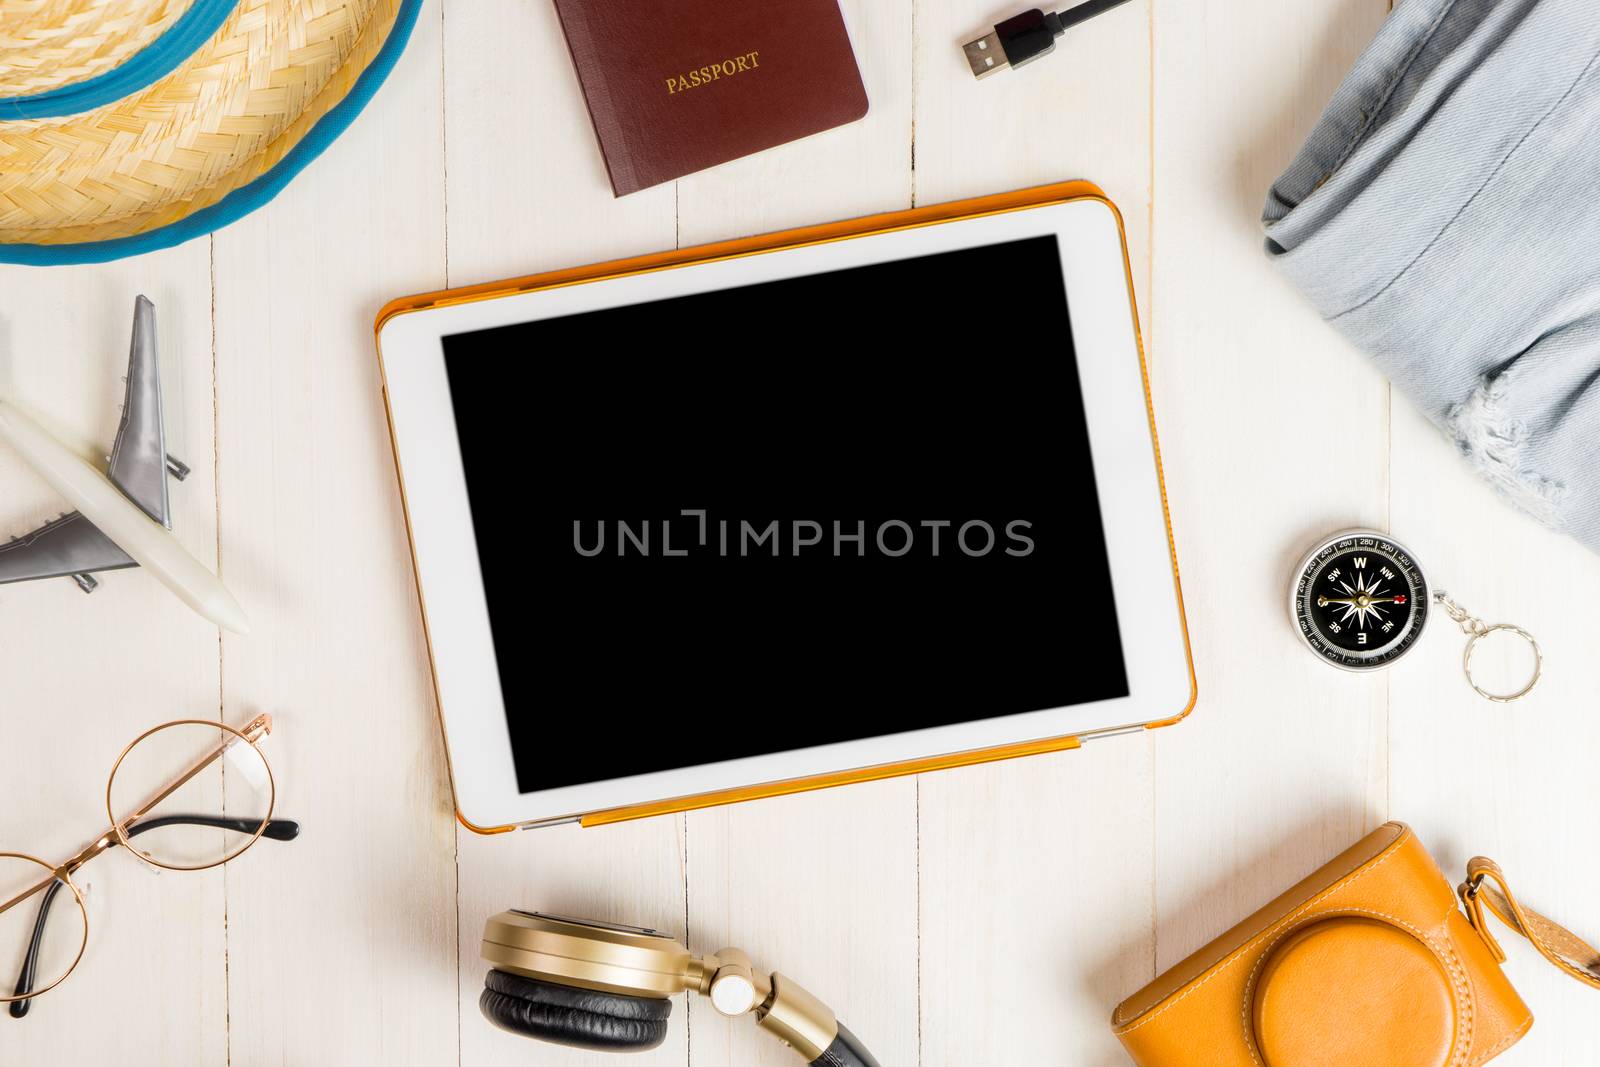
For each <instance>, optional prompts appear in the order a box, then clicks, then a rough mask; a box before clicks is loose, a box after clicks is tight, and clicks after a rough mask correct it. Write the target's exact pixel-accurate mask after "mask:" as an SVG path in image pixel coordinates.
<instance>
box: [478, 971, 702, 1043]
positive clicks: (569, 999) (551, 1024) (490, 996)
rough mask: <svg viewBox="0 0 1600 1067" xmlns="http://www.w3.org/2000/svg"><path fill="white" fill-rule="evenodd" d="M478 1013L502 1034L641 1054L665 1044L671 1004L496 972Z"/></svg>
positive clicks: (491, 975) (489, 978) (487, 982)
mask: <svg viewBox="0 0 1600 1067" xmlns="http://www.w3.org/2000/svg"><path fill="white" fill-rule="evenodd" d="M478 1010H479V1011H481V1012H482V1013H483V1016H484V1018H486V1019H488V1020H489V1021H490V1022H492V1023H494V1024H495V1025H496V1026H498V1027H500V1029H502V1030H506V1031H508V1032H510V1033H513V1034H520V1035H522V1036H524V1037H533V1038H538V1039H539V1040H541V1041H550V1042H553V1043H555V1044H558V1045H569V1046H571V1047H573V1048H582V1049H592V1050H597V1051H606V1050H611V1051H619V1050H632V1051H642V1050H644V1049H651V1048H655V1047H656V1046H657V1045H659V1044H661V1042H663V1041H665V1040H666V1037H667V1017H668V1016H669V1015H671V1014H672V1001H670V1000H664V999H656V998H654V997H634V996H628V995H627V994H624V993H604V992H600V991H598V990H594V989H579V988H577V987H575V986H564V985H557V984H556V983H554V982H542V981H539V980H538V979H535V978H524V977H523V976H522V975H518V974H510V973H508V972H506V971H497V970H491V971H490V972H489V973H488V975H487V976H486V977H485V978H484V989H483V995H482V996H481V997H479V998H478Z"/></svg>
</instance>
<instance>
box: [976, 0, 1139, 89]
mask: <svg viewBox="0 0 1600 1067" xmlns="http://www.w3.org/2000/svg"><path fill="white" fill-rule="evenodd" d="M1127 2H1128V0H1084V2H1083V3H1081V4H1078V5H1077V6H1076V7H1069V8H1067V9H1066V10H1065V11H1052V12H1049V13H1048V14H1047V13H1045V12H1043V11H1040V10H1039V9H1038V8H1034V9H1033V10H1032V11H1024V12H1023V13H1022V14H1020V15H1016V16H1013V17H1012V18H1008V19H1006V20H1005V21H1004V22H1001V23H997V24H996V25H995V27H994V29H993V31H991V32H990V33H987V34H984V35H983V36H982V37H979V38H978V39H977V40H975V41H969V42H967V43H966V44H964V45H962V46H961V50H962V52H964V53H966V57H967V65H968V66H970V67H971V68H972V76H973V77H975V78H982V77H984V76H985V75H988V74H993V73H994V72H995V71H997V70H1001V69H1003V68H1005V67H1020V66H1022V64H1024V63H1027V62H1029V61H1030V60H1034V59H1038V58H1039V57H1040V56H1046V55H1049V54H1050V53H1051V52H1053V51H1054V50H1055V47H1056V38H1057V37H1060V36H1061V35H1062V34H1063V33H1066V32H1067V31H1068V30H1070V29H1072V27H1074V26H1076V25H1077V24H1078V23H1080V22H1087V21H1088V20H1089V19H1092V18H1094V17H1095V16H1096V15H1102V14H1104V13H1105V12H1107V11H1110V10H1111V9H1112V8H1114V7H1120V6H1122V5H1123V4H1125V3H1127Z"/></svg>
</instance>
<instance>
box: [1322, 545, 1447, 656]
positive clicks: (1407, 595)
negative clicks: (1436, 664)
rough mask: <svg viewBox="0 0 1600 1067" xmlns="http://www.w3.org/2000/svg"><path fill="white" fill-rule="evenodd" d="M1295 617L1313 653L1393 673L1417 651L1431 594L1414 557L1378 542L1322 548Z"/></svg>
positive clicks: (1325, 546) (1395, 547) (1397, 546)
mask: <svg viewBox="0 0 1600 1067" xmlns="http://www.w3.org/2000/svg"><path fill="white" fill-rule="evenodd" d="M1293 610H1294V617H1295V623H1296V625H1297V626H1298V627H1299V630H1300V636H1301V637H1302V638H1303V639H1304V640H1305V641H1306V643H1307V644H1309V645H1310V646H1311V648H1312V651H1314V652H1316V653H1317V654H1318V655H1320V656H1322V657H1323V658H1324V659H1327V660H1329V661H1331V662H1333V663H1335V664H1337V665H1338V666H1341V667H1347V668H1350V669H1353V670H1367V669H1371V668H1374V667H1383V666H1387V665H1388V664H1389V663H1391V662H1393V661H1394V660H1395V659H1396V658H1398V657H1399V656H1402V655H1404V654H1405V653H1406V652H1407V651H1409V650H1410V649H1411V646H1412V644H1413V643H1414V642H1415V641H1416V639H1417V637H1418V636H1420V634H1421V632H1422V624H1423V622H1424V621H1425V620H1426V618H1427V611H1428V586H1427V583H1426V581H1425V579H1424V578H1423V576H1422V570H1421V568H1419V567H1418V566H1417V563H1416V561H1415V560H1414V559H1413V558H1412V556H1411V554H1410V553H1409V552H1407V551H1406V550H1405V549H1404V548H1402V547H1401V546H1400V545H1398V544H1396V543H1395V542H1393V541H1391V540H1389V539H1388V538H1385V537H1383V536H1381V535H1377V534H1367V533H1351V534H1344V535H1340V536H1337V537H1335V538H1333V539H1332V540H1329V541H1327V542H1325V543H1324V544H1322V545H1320V546H1319V547H1318V548H1317V549H1316V550H1315V551H1314V552H1312V553H1311V555H1310V556H1309V557H1308V558H1307V559H1306V562H1305V563H1304V565H1303V566H1302V567H1301V570H1300V573H1299V574H1298V575H1297V576H1296V581H1295V588H1294V595H1293Z"/></svg>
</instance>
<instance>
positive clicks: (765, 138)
mask: <svg viewBox="0 0 1600 1067" xmlns="http://www.w3.org/2000/svg"><path fill="white" fill-rule="evenodd" d="M555 5H556V10H557V12H559V13H560V15H561V27H562V29H564V30H565V31H566V34H567V45H568V46H569V47H570V48H571V49H572V62H573V65H574V66H576V67H577V68H578V78H579V80H580V81H581V82H582V83H583V95H584V97H585V98H586V99H587V101H588V103H589V115H590V117H591V118H593V119H594V129H595V133H596V134H598V135H599V137H600V148H601V151H603V152H604V153H605V157H606V170H607V171H609V172H610V174H611V188H612V189H613V190H614V191H615V192H616V194H617V195H618V196H622V195H624V194H626V193H631V192H635V191H636V190H639V189H644V188H647V187H649V186H652V185H656V184H659V183H660V182H665V181H671V180H672V179H673V178H677V177H681V176H682V175H685V174H690V173H692V172H694V171H697V170H703V169H705V168H706V167H711V166H715V165H716V164H718V163H725V162H727V161H728V160H730V159H737V158H738V157H739V156H744V155H749V154H750V153H751V152H759V151H760V150H761V149H763V148H771V147H772V146H774V145H780V144H783V143H784V142H786V141H793V140H795V139H797V138H800V137H805V136H807V135H808V134H813V133H817V132H819V131H821V130H826V129H830V128H831V127H834V126H842V125H843V124H845V123H847V122H854V121H855V120H856V119H858V118H860V117H861V116H862V115H865V114H866V113H867V92H866V89H865V88H864V87H863V86H862V84H861V72H860V70H858V69H857V67H856V58H855V53H853V52H852V51H851V50H850V37H849V34H848V33H847V32H846V31H845V27H844V18H843V16H842V15H840V13H839V4H838V0H761V2H760V3H752V2H751V0H555Z"/></svg>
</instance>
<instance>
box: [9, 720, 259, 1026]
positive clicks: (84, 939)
mask: <svg viewBox="0 0 1600 1067" xmlns="http://www.w3.org/2000/svg"><path fill="white" fill-rule="evenodd" d="M175 726H206V727H211V728H213V729H216V730H219V731H221V732H222V733H224V734H232V735H233V736H232V737H226V738H224V739H223V740H221V741H219V742H218V744H217V745H216V747H215V748H213V749H212V750H211V752H210V753H209V754H207V755H206V756H204V757H202V758H200V759H198V760H196V761H195V762H194V763H193V764H192V765H191V766H189V767H188V768H186V769H185V770H183V771H181V772H179V773H178V774H177V775H175V776H173V777H172V778H171V779H169V780H168V781H167V782H166V784H164V785H162V786H161V787H159V788H158V789H157V790H156V791H155V792H154V793H153V794H151V796H150V797H149V798H148V799H146V800H145V801H144V802H143V803H142V804H141V805H139V807H138V808H137V809H136V810H135V811H133V812H131V813H130V814H128V815H126V816H124V817H123V818H121V819H118V818H117V815H116V811H115V809H114V808H113V807H112V800H111V789H112V786H113V785H114V784H115V782H116V779H117V771H118V770H120V769H121V767H122V763H123V761H124V760H125V759H127V758H128V753H130V752H132V751H133V750H134V749H135V748H136V747H137V746H138V745H139V744H140V743H141V742H143V741H145V740H147V739H148V738H150V737H152V736H154V735H155V734H158V733H160V732H161V731H163V730H168V729H171V728H173V727H175ZM271 733H272V716H271V715H268V714H261V715H257V716H256V717H255V718H253V719H251V720H250V721H249V722H248V723H246V724H245V725H244V726H243V727H233V726H229V725H228V724H227V723H225V722H218V721H216V720H215V719H173V720H172V721H171V722H164V723H162V724H160V725H159V726H153V727H151V728H150V729H148V730H146V731H145V732H144V733H142V734H140V735H139V736H138V737H136V738H134V739H133V740H132V741H130V742H129V743H128V745H127V747H125V748H124V749H123V750H122V752H121V754H119V755H118V756H117V760H116V762H115V763H114V764H112V766H111V774H110V776H109V777H107V779H106V817H107V818H108V819H110V820H111V826H110V827H109V828H108V829H107V830H106V831H105V832H104V833H102V834H101V835H100V836H99V837H97V838H95V839H94V840H93V841H92V842H90V843H89V844H88V845H86V846H84V848H83V849H82V850H81V851H79V852H78V854H77V855H75V856H73V857H72V858H71V859H69V860H67V861H65V862H64V863H60V864H55V865H52V864H49V863H46V862H45V861H44V860H42V859H40V858H39V857H37V856H30V855H28V854H27V853H26V852H0V860H5V859H16V860H23V861H25V862H28V863H35V864H38V865H39V867H41V868H42V869H43V870H44V871H45V872H46V875H47V876H46V877H45V878H44V879H43V880H42V881H40V882H39V883H37V884H36V885H34V886H32V887H30V888H28V889H25V890H23V891H22V892H21V893H19V894H17V895H16V896H14V897H12V898H11V899H10V900H7V901H5V902H3V903H0V914H4V913H5V912H7V911H9V910H11V909H12V908H14V907H16V906H17V905H18V904H21V903H22V902H23V901H26V900H29V899H30V898H32V897H34V896H37V895H38V894H40V893H43V892H45V891H46V890H48V889H49V888H50V886H52V885H54V884H56V883H57V882H59V883H61V884H62V885H64V886H66V887H67V889H69V890H70V891H71V892H72V899H73V902H74V903H75V904H77V906H78V914H79V916H80V917H81V919H82V920H83V935H82V936H81V937H80V938H79V940H78V951H77V953H76V954H75V955H74V956H73V957H72V963H71V964H70V965H69V966H68V967H67V969H66V970H65V971H63V972H62V973H61V975H60V976H59V977H57V978H55V979H53V980H52V981H50V982H49V983H48V984H46V985H42V986H39V987H37V988H34V989H30V990H29V991H28V992H26V993H23V994H11V995H0V1004H13V1003H16V1002H17V1001H20V1000H32V999H34V998H35V997H39V996H42V995H44V994H45V993H48V992H50V990H52V989H54V988H55V987H56V986H58V985H60V984H61V983H62V982H65V981H66V980H67V978H68V977H69V976H70V975H71V974H72V972H73V971H75V970H77V969H78V964H79V963H80V962H82V960H83V954H84V951H85V950H86V949H87V948H88V946H89V909H88V908H87V907H86V906H85V905H84V901H83V891H82V890H81V889H79V888H78V885H77V883H76V882H74V881H73V880H72V876H73V874H75V873H76V872H77V871H78V870H79V869H80V868H82V867H83V865H84V864H86V863H88V862H89V861H90V860H92V859H94V858H95V857H96V856H98V855H100V853H102V852H105V851H106V850H107V849H109V848H112V847H113V846H115V845H119V844H120V845H122V846H123V847H124V848H126V849H127V850H128V851H129V852H130V853H132V854H133V855H134V856H136V857H137V858H138V859H139V861H140V862H142V863H147V864H149V865H150V866H152V867H156V868H159V869H161V870H168V871H204V870H210V869H211V868H212V867H220V866H222V865H223V864H224V863H228V862H229V861H231V860H235V859H238V858H239V857H240V856H241V855H243V854H244V853H245V852H247V851H249V849H250V848H252V847H253V846H254V845H255V843H256V842H257V841H259V840H261V835H262V834H264V833H265V832H266V830H267V826H268V825H269V824H271V822H272V813H273V811H274V809H275V808H276V807H277V802H278V784H277V781H276V779H275V778H274V777H273V775H272V763H271V762H270V761H269V760H268V759H267V756H266V753H264V752H262V751H261V746H260V745H259V744H257V742H259V741H260V740H261V739H262V738H264V737H266V736H268V735H269V734H271ZM240 741H243V742H244V743H245V744H247V745H249V746H250V747H251V748H252V749H254V750H255V753H256V755H257V756H259V757H260V758H261V765H262V766H263V767H265V768H266V771H267V810H266V812H265V814H264V815H263V816H262V818H261V824H260V825H259V826H257V827H256V832H255V833H254V834H252V835H251V836H250V840H248V841H246V842H245V843H244V844H243V845H241V846H240V847H239V848H238V849H237V850H235V851H233V852H230V853H229V854H228V855H226V856H224V857H222V858H221V859H219V860H215V861H213V862H211V863H202V864H196V865H193V866H181V865H176V864H170V863H162V862H161V861H160V860H158V859H156V858H154V857H153V856H150V855H148V854H146V853H145V852H143V851H141V850H140V849H138V848H136V847H135V846H134V845H133V844H132V842H131V841H130V840H129V834H128V827H129V826H130V825H132V824H133V823H135V822H137V821H138V820H139V819H140V818H142V817H143V816H144V815H146V814H147V813H149V811H150V809H151V808H153V807H155V806H156V805H157V804H159V803H161V802H162V801H163V800H165V799H166V798H167V797H169V796H171V795H172V794H173V793H175V792H177V791H178V790H179V789H181V788H182V787H183V786H184V785H186V784H187V783H188V782H189V781H190V780H191V779H193V778H194V776H195V775H197V774H199V773H200V772H201V771H203V770H205V769H206V768H207V767H209V766H211V765H212V764H213V763H215V762H216V761H217V760H218V759H220V758H221V757H222V756H223V754H224V753H226V752H227V751H228V749H230V748H232V747H233V746H234V745H235V744H237V743H238V742H240Z"/></svg>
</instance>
